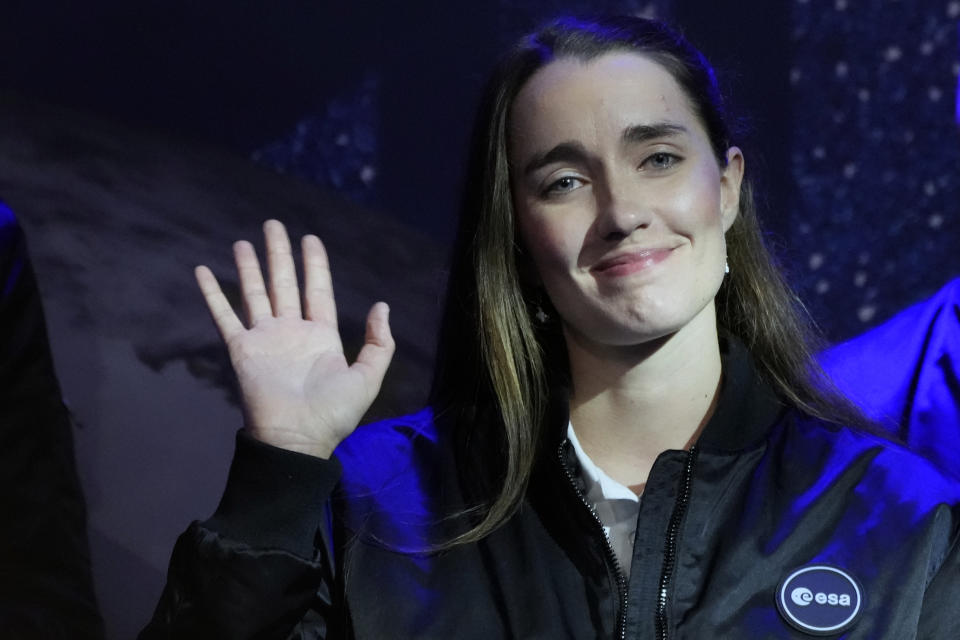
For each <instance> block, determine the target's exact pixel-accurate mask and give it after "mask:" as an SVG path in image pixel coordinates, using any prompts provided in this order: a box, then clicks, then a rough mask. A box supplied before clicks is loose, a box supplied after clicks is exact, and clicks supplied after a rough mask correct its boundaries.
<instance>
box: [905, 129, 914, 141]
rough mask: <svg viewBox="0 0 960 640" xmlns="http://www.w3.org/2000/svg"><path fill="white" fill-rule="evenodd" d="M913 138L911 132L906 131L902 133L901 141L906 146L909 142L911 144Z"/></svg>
mask: <svg viewBox="0 0 960 640" xmlns="http://www.w3.org/2000/svg"><path fill="white" fill-rule="evenodd" d="M913 138H914V135H913V131H911V130H910V129H907V130H906V131H904V132H903V141H904V142H906V143H907V144H910V143H911V142H913Z"/></svg>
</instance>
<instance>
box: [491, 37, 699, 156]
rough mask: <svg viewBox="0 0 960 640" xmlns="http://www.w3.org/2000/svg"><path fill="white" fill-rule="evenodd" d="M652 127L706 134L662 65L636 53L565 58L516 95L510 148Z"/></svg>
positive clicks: (511, 118)
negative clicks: (659, 124)
mask: <svg viewBox="0 0 960 640" xmlns="http://www.w3.org/2000/svg"><path fill="white" fill-rule="evenodd" d="M653 122H675V123H677V124H681V125H684V126H686V127H687V128H688V129H690V130H691V131H693V130H694V129H696V130H698V131H702V126H701V125H700V122H699V118H697V117H696V115H695V114H694V112H693V110H692V108H691V106H690V101H689V100H688V98H687V96H686V94H685V93H684V91H683V89H681V88H680V85H679V84H678V83H677V81H676V80H674V79H673V76H672V75H670V72H668V71H667V70H666V69H665V68H664V67H663V66H661V65H660V64H659V63H657V62H654V61H653V60H652V59H650V58H648V57H646V56H643V55H640V54H635V53H610V54H605V55H603V56H600V57H597V58H594V59H592V60H589V61H582V60H578V59H575V58H560V59H558V60H554V61H552V62H550V63H548V64H547V65H546V66H544V67H543V68H541V69H539V70H538V71H537V72H536V73H534V74H533V76H531V78H530V79H529V80H528V81H527V83H526V84H525V85H524V86H523V88H522V89H521V90H520V92H519V94H517V97H516V99H515V100H514V102H513V105H512V107H511V110H510V138H511V147H514V146H517V145H519V146H523V147H526V146H527V145H528V144H529V143H532V142H534V141H537V142H538V143H540V144H549V143H550V142H557V141H560V140H566V139H571V138H573V139H579V140H590V139H592V138H593V137H596V136H598V135H600V134H602V133H611V134H613V135H617V136H619V135H620V133H621V132H622V131H623V129H625V128H627V127H630V126H634V125H638V124H647V123H653Z"/></svg>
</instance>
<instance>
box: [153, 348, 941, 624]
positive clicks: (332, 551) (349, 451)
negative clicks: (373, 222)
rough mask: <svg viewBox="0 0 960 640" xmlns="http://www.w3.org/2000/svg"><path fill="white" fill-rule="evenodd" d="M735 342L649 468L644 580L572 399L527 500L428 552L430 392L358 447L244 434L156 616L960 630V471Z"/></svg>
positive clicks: (444, 461) (447, 479) (558, 408)
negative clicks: (875, 427)
mask: <svg viewBox="0 0 960 640" xmlns="http://www.w3.org/2000/svg"><path fill="white" fill-rule="evenodd" d="M725 351H726V352H725V354H724V377H725V382H724V385H723V389H722V392H721V397H720V399H719V403H718V406H717V409H716V412H715V414H714V416H713V417H712V419H711V420H710V422H709V424H708V425H707V427H706V428H705V430H704V432H703V435H702V437H701V438H700V440H699V442H698V443H697V445H696V446H695V447H694V448H693V449H692V450H691V451H690V452H686V451H667V452H664V453H663V454H661V455H660V456H659V457H658V458H657V460H656V462H655V464H654V466H653V468H652V470H651V472H650V475H649V478H648V481H647V484H646V489H645V492H644V495H643V499H642V503H641V509H640V515H639V518H638V524H637V533H636V541H635V544H634V556H633V561H632V563H633V564H632V574H631V576H630V578H629V580H628V581H627V580H624V578H623V577H622V576H621V575H620V574H619V570H618V568H617V566H616V561H615V559H614V556H613V554H612V552H611V551H610V549H609V545H608V543H607V541H606V539H605V537H604V534H603V531H602V529H601V527H600V524H599V522H598V521H597V519H596V518H595V516H594V514H593V513H592V511H591V509H590V508H589V507H588V506H587V505H586V503H585V502H584V501H583V499H582V497H581V495H582V493H581V491H580V490H579V487H578V481H577V478H578V477H579V475H578V472H577V469H576V468H575V465H576V458H575V456H574V455H573V453H572V451H571V450H570V446H569V444H568V443H566V442H565V440H564V438H563V434H564V431H565V427H566V423H567V414H566V409H565V407H564V406H563V404H562V403H559V402H558V403H556V405H555V407H554V409H553V417H552V421H551V424H553V425H555V427H556V429H555V432H554V433H553V434H551V436H552V438H553V439H552V440H551V439H549V438H548V439H547V440H546V441H545V445H546V446H545V450H546V451H547V452H548V453H547V454H546V455H543V456H541V458H540V459H539V461H538V463H537V467H536V470H535V472H534V475H533V478H532V480H531V484H530V487H529V489H528V491H527V495H526V498H525V500H524V502H523V504H522V506H521V508H520V509H519V511H518V512H517V513H516V514H515V515H514V516H513V517H512V518H511V519H510V520H509V521H508V522H507V523H506V524H505V525H504V526H503V527H501V528H500V529H498V530H497V531H496V532H494V533H493V534H491V535H490V536H489V537H487V538H486V539H484V540H483V541H482V542H480V543H476V544H470V545H466V546H461V547H458V548H455V549H453V550H451V551H448V552H445V553H441V554H433V555H430V554H419V553H416V552H415V550H416V549H418V548H422V547H423V546H424V545H425V544H429V543H431V542H434V541H436V540H437V539H439V538H436V537H435V536H437V535H438V532H439V534H440V535H442V533H443V531H444V529H445V527H446V525H447V524H448V523H449V522H450V521H449V520H444V519H443V518H442V516H443V514H445V513H449V512H450V510H451V509H452V508H454V507H455V506H456V505H457V504H458V502H459V501H460V497H459V483H458V482H457V481H456V480H455V479H456V478H457V474H456V473H455V470H454V469H453V464H452V460H451V456H450V455H449V453H448V451H449V447H448V444H447V443H446V439H445V433H446V429H445V427H444V425H443V424H442V423H443V419H442V417H440V418H437V417H435V416H434V415H433V413H432V412H431V411H430V410H426V411H423V412H421V413H419V414H416V415H413V416H408V417H406V418H402V419H398V420H391V421H388V422H384V423H379V424H375V425H370V426H365V427H361V428H359V429H358V430H357V431H356V432H355V434H354V435H352V436H351V437H350V438H348V439H347V441H345V442H344V444H343V445H341V447H340V448H338V450H337V452H336V457H337V458H338V459H339V462H338V461H337V460H331V461H324V460H318V459H313V458H310V457H308V456H303V455H299V454H295V453H289V452H286V451H281V450H278V449H274V448H272V447H269V446H267V445H264V444H261V443H257V442H255V441H253V440H251V439H249V438H248V437H246V436H244V435H243V434H241V435H240V437H239V438H238V442H237V451H236V455H235V458H234V463H233V467H232V469H231V472H230V477H229V480H228V483H227V489H226V492H225V495H224V498H223V501H222V503H221V505H220V506H219V508H218V510H217V512H216V514H215V515H214V516H213V517H212V518H211V519H210V520H208V521H206V522H203V523H194V524H193V525H191V526H190V528H189V529H188V530H187V531H186V532H185V533H184V534H183V535H182V536H181V538H180V540H179V541H178V542H177V545H176V548H175V550H174V554H173V558H172V560H171V565H170V573H169V578H168V583H167V586H166V589H165V591H164V594H163V596H162V600H161V602H160V604H159V605H158V607H157V611H156V614H155V616H154V619H153V621H152V622H151V623H150V625H149V626H148V627H147V628H146V629H145V630H144V632H143V635H142V637H143V638H164V637H170V638H186V637H210V638H214V637H216V638H253V637H256V638H274V637H276V638H288V637H289V638H322V637H327V638H333V637H356V638H444V639H447V638H483V639H485V640H486V639H489V638H551V639H555V638H596V637H600V638H609V637H627V638H644V639H646V638H661V637H669V638H696V639H700V638H711V639H712V638H735V639H741V638H809V637H811V635H810V634H809V631H810V629H811V628H812V627H817V626H820V627H824V626H831V625H834V624H835V623H837V621H838V620H840V621H843V620H844V619H847V618H851V617H852V618H853V621H852V626H850V627H849V630H847V631H846V633H843V630H842V629H841V630H840V631H838V632H836V633H834V634H833V635H832V636H831V637H844V638H849V639H851V640H852V639H854V638H863V639H866V638H869V639H871V640H877V639H890V640H905V639H908V638H915V637H918V638H944V639H947V638H958V637H960V549H958V541H957V540H958V523H960V507H958V503H960V487H958V486H957V485H956V483H955V482H954V481H951V480H948V479H946V478H945V477H944V476H942V475H941V474H940V473H939V472H937V471H936V470H935V468H934V467H933V466H931V465H930V464H929V463H928V462H926V461H925V460H923V459H921V458H919V457H917V456H915V455H914V454H912V453H910V452H908V451H906V450H905V449H903V448H901V447H899V446H897V445H895V444H891V443H890V442H887V441H885V440H884V439H882V438H880V437H877V436H873V435H869V434H864V433H861V432H857V431H855V430H852V429H848V428H843V427H836V426H833V425H828V424H824V423H822V422H820V421H817V420H813V419H810V418H808V417H805V416H802V415H799V414H798V413H797V412H795V411H793V410H788V409H785V408H784V407H783V406H781V405H780V404H779V403H778V402H777V400H776V398H775V397H774V396H773V395H772V393H771V391H770V390H769V389H768V388H767V387H766V386H764V384H763V383H762V382H760V381H759V379H758V378H757V376H756V375H755V373H754V371H753V368H752V365H751V363H750V362H749V359H748V357H747V356H746V354H745V352H744V351H743V349H742V348H740V347H737V346H736V345H734V346H732V347H729V348H727V349H726V350H725ZM438 424H439V426H438ZM341 465H342V475H341ZM331 493H333V494H334V498H333V499H332V500H328V497H329V496H330V495H331ZM324 505H326V507H324ZM405 550H406V551H405ZM791 575H793V578H791V580H789V581H787V579H788V578H790V577H791ZM838 576H839V577H838ZM843 576H849V577H850V579H846V578H844V577H843ZM813 578H817V580H819V582H816V581H814V582H809V580H808V579H813ZM804 580H808V581H807V582H804ZM831 580H833V582H831ZM778 597H779V598H781V600H782V601H783V603H785V604H781V605H780V607H779V608H785V609H786V610H787V611H785V612H784V613H781V612H780V610H779V608H778V604H777V599H778ZM851 598H852V599H853V600H851ZM855 612H859V613H858V614H857V615H853V614H854V613H855ZM848 614H850V615H848ZM790 615H793V617H794V618H795V619H796V620H795V621H794V622H793V623H789V622H788V621H787V619H788V617H790ZM824 621H826V622H824ZM804 625H806V627H804ZM804 628H806V629H807V630H806V631H804V630H802V629H804ZM828 635H829V634H828Z"/></svg>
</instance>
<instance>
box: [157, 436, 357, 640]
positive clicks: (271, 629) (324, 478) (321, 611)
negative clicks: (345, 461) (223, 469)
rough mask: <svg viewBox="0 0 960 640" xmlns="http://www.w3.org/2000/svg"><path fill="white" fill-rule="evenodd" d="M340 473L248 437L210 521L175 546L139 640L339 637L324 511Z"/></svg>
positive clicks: (330, 464)
mask: <svg viewBox="0 0 960 640" xmlns="http://www.w3.org/2000/svg"><path fill="white" fill-rule="evenodd" d="M340 474H341V468H340V464H339V462H338V461H337V460H336V458H333V459H331V460H322V459H319V458H314V457H312V456H308V455H303V454H299V453H294V452H290V451H285V450H282V449H278V448H275V447H271V446H269V445H267V444H264V443H261V442H259V441H257V440H255V439H253V438H251V437H250V436H248V435H246V433H245V432H243V431H241V432H239V433H238V435H237V448H236V453H235V454H234V459H233V463H232V465H231V468H230V474H229V478H228V480H227V487H226V489H225V491H224V495H223V498H222V500H221V502H220V505H219V506H218V507H217V510H216V512H215V513H214V515H213V516H212V517H211V518H210V519H209V520H206V521H205V522H194V523H193V524H191V525H190V527H189V528H188V529H187V530H186V532H184V533H183V534H182V535H181V536H180V538H179V539H178V540H177V543H176V546H175V548H174V551H173V556H172V558H171V560H170V567H169V571H168V574H167V584H166V587H165V588H164V591H163V595H162V596H161V599H160V603H159V604H158V605H157V609H156V612H155V613H154V616H153V619H152V620H151V622H150V623H149V625H148V626H147V627H146V628H145V629H144V630H143V631H142V632H141V634H140V638H141V639H142V640H148V639H154V638H195V637H203V638H207V637H209V638H254V637H256V638H340V637H343V635H344V627H345V626H346V622H345V620H344V617H345V615H344V613H343V611H344V608H343V607H342V606H341V603H340V602H339V597H338V596H337V589H336V587H335V584H334V582H335V579H336V576H335V571H334V558H333V553H332V544H331V541H330V534H329V531H330V528H329V526H328V523H327V522H326V520H327V516H326V514H327V510H326V505H327V504H328V502H329V501H328V499H329V497H330V494H331V493H332V491H333V489H334V487H335V486H336V484H337V482H338V480H339V478H340Z"/></svg>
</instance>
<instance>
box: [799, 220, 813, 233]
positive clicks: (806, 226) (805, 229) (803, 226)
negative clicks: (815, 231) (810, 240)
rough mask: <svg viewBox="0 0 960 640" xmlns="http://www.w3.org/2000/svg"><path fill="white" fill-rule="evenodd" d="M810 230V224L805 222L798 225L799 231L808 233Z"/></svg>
mask: <svg viewBox="0 0 960 640" xmlns="http://www.w3.org/2000/svg"><path fill="white" fill-rule="evenodd" d="M811 230H812V229H811V227H810V225H809V224H807V223H806V222H804V223H803V224H801V225H800V233H810V231H811Z"/></svg>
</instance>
